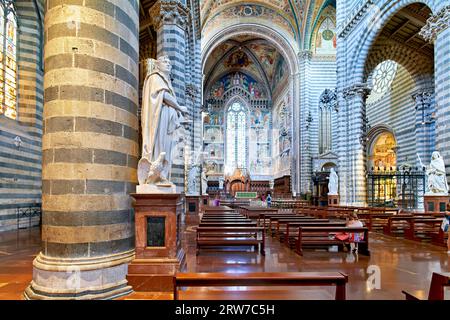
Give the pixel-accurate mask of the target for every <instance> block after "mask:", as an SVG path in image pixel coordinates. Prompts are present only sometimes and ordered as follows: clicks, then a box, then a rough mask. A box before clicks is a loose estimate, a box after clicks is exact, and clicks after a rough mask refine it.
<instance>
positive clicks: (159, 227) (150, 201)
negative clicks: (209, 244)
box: [127, 194, 186, 292]
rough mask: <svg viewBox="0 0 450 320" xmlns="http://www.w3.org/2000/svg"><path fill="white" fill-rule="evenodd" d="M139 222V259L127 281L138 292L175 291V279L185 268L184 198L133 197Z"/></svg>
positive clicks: (173, 195)
mask: <svg viewBox="0 0 450 320" xmlns="http://www.w3.org/2000/svg"><path fill="white" fill-rule="evenodd" d="M131 196H132V197H133V198H134V200H135V201H134V203H133V207H134V208H135V217H136V218H135V220H136V257H135V259H134V260H133V261H132V262H131V264H130V265H129V266H128V275H127V280H128V284H129V285H131V286H132V287H133V290H134V291H157V292H161V291H173V275H174V274H175V273H176V272H177V271H182V270H183V269H184V268H185V264H186V261H185V252H184V250H183V249H182V247H181V237H180V231H181V229H180V223H181V213H182V209H183V208H182V201H181V197H180V194H131Z"/></svg>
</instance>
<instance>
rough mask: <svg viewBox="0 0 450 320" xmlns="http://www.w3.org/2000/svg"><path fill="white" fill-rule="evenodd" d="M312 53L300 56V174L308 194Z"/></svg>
mask: <svg viewBox="0 0 450 320" xmlns="http://www.w3.org/2000/svg"><path fill="white" fill-rule="evenodd" d="M311 57H312V52H311V51H309V50H305V51H301V52H300V53H299V55H298V58H299V65H300V79H299V81H300V83H299V90H300V104H299V106H300V112H299V116H300V117H299V118H298V119H299V120H298V123H299V134H300V137H299V143H300V147H299V153H298V156H299V162H300V164H299V170H300V171H299V172H300V193H302V194H306V193H311V191H312V187H311V184H312V180H311V173H312V159H311V150H310V145H311V134H310V130H309V125H308V116H309V114H310V111H311V110H310V106H309V100H308V98H309V95H310V94H309V88H310V86H309V83H308V75H309V70H310V61H311Z"/></svg>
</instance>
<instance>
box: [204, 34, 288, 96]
mask: <svg viewBox="0 0 450 320" xmlns="http://www.w3.org/2000/svg"><path fill="white" fill-rule="evenodd" d="M277 68H278V69H280V68H283V69H284V70H278V71H279V73H281V74H287V71H286V65H285V63H284V58H283V56H282V55H281V54H280V53H279V52H278V51H277V50H276V49H275V47H274V46H273V45H271V44H270V43H269V42H268V41H267V40H264V39H258V38H252V37H245V36H240V37H236V38H232V39H229V40H227V41H225V42H223V43H222V44H220V45H219V46H218V47H216V48H215V49H214V50H213V52H212V53H211V54H210V55H209V57H208V59H207V60H206V64H205V69H204V72H205V75H206V78H205V80H206V83H209V84H213V83H214V82H215V81H217V80H218V79H219V78H221V77H222V76H223V75H226V74H230V73H235V72H243V73H245V74H248V75H250V76H251V77H252V78H254V79H255V80H257V81H258V82H259V83H260V84H261V85H263V86H265V87H266V88H267V90H268V91H269V92H270V91H272V88H273V87H274V86H276V83H275V79H276V73H277Z"/></svg>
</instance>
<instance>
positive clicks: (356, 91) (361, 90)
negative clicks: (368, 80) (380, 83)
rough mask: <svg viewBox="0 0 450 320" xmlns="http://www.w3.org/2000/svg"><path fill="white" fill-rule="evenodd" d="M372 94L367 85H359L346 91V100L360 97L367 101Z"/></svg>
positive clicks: (344, 93) (352, 86)
mask: <svg viewBox="0 0 450 320" xmlns="http://www.w3.org/2000/svg"><path fill="white" fill-rule="evenodd" d="M369 93H370V89H369V88H368V87H367V85H366V84H365V83H357V84H354V85H351V86H349V87H347V88H345V89H344V92H343V95H344V99H350V98H352V97H356V96H359V97H361V98H362V99H366V98H367V96H368V95H369Z"/></svg>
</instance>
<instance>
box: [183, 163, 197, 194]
mask: <svg viewBox="0 0 450 320" xmlns="http://www.w3.org/2000/svg"><path fill="white" fill-rule="evenodd" d="M199 173H200V167H199V166H198V165H193V166H192V167H191V170H189V173H188V181H187V192H186V194H188V195H199V188H198V187H199V186H198V177H199Z"/></svg>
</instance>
